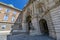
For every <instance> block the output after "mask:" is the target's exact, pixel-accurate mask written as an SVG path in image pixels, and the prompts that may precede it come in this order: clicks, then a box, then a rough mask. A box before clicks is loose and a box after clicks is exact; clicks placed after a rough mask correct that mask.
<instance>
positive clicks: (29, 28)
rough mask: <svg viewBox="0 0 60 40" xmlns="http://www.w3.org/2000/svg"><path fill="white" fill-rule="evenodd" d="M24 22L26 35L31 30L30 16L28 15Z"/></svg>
mask: <svg viewBox="0 0 60 40" xmlns="http://www.w3.org/2000/svg"><path fill="white" fill-rule="evenodd" d="M26 22H27V26H28V32H27V33H28V34H29V33H30V30H31V29H32V27H31V26H32V23H31V16H30V15H29V16H27V18H26Z"/></svg>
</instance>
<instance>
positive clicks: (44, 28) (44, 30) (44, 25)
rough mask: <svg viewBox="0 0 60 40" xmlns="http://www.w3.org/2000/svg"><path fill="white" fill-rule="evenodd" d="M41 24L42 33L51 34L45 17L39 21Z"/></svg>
mask: <svg viewBox="0 0 60 40" xmlns="http://www.w3.org/2000/svg"><path fill="white" fill-rule="evenodd" d="M39 24H40V29H41V33H42V34H43V35H49V30H48V26H47V21H46V20H45V19H41V20H40V21H39Z"/></svg>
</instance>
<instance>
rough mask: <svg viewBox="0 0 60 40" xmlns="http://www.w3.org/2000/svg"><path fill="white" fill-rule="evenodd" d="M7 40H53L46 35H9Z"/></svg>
mask: <svg viewBox="0 0 60 40" xmlns="http://www.w3.org/2000/svg"><path fill="white" fill-rule="evenodd" d="M7 40H54V39H53V38H51V37H49V36H46V35H40V36H38V35H36V36H30V35H10V36H8V38H7Z"/></svg>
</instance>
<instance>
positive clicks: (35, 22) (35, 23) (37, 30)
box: [32, 18, 41, 35]
mask: <svg viewBox="0 0 60 40" xmlns="http://www.w3.org/2000/svg"><path fill="white" fill-rule="evenodd" d="M32 24H33V27H34V35H41V31H40V26H39V21H38V20H37V18H33V19H32Z"/></svg>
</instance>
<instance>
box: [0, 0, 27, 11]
mask: <svg viewBox="0 0 60 40" xmlns="http://www.w3.org/2000/svg"><path fill="white" fill-rule="evenodd" d="M0 2H3V3H6V4H12V5H14V7H16V8H18V9H20V10H22V9H23V8H24V5H25V4H27V3H28V0H0Z"/></svg>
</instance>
